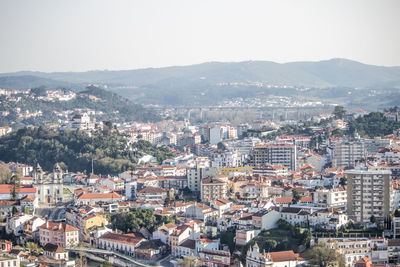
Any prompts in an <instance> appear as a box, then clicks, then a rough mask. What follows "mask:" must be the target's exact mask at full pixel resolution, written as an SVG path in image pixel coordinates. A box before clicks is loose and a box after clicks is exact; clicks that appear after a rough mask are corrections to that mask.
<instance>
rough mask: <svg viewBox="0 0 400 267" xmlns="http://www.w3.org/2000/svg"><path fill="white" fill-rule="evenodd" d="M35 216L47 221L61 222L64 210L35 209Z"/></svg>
mask: <svg viewBox="0 0 400 267" xmlns="http://www.w3.org/2000/svg"><path fill="white" fill-rule="evenodd" d="M35 215H38V216H40V217H43V218H46V219H47V220H48V221H61V220H64V219H65V208H64V207H54V208H37V209H36V211H35Z"/></svg>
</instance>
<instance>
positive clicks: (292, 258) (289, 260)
mask: <svg viewBox="0 0 400 267" xmlns="http://www.w3.org/2000/svg"><path fill="white" fill-rule="evenodd" d="M304 262H305V261H304V259H303V258H302V257H300V255H299V254H298V253H294V252H293V250H288V251H279V252H262V251H260V249H259V247H258V245H257V243H256V244H255V245H254V246H253V247H252V248H250V249H249V250H248V252H247V256H246V267H283V266H289V267H292V266H293V267H295V266H300V265H301V264H303V263H304Z"/></svg>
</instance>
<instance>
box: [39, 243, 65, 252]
mask: <svg viewBox="0 0 400 267" xmlns="http://www.w3.org/2000/svg"><path fill="white" fill-rule="evenodd" d="M43 250H44V251H49V252H53V253H63V252H67V250H65V249H63V248H62V247H60V246H59V245H53V244H51V243H47V244H46V245H45V246H44V247H43Z"/></svg>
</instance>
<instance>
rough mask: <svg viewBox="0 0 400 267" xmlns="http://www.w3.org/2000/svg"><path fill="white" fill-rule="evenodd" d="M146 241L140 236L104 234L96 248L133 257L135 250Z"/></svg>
mask: <svg viewBox="0 0 400 267" xmlns="http://www.w3.org/2000/svg"><path fill="white" fill-rule="evenodd" d="M144 241H146V239H145V238H144V237H143V236H142V235H141V234H133V233H132V234H117V233H111V232H108V233H105V234H104V235H102V236H101V237H100V238H99V240H98V244H97V246H98V248H100V249H106V250H110V251H118V252H122V253H125V254H127V255H129V256H134V255H135V248H136V247H138V246H139V245H140V243H141V242H144Z"/></svg>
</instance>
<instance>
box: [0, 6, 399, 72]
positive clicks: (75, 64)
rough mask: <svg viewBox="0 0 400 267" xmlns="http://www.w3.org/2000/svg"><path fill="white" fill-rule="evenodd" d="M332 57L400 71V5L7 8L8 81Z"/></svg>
mask: <svg viewBox="0 0 400 267" xmlns="http://www.w3.org/2000/svg"><path fill="white" fill-rule="evenodd" d="M334 57H341V58H348V59H353V60H357V61H361V62H363V63H368V64H377V65H387V66H393V65H400V1H398V0H374V1H372V0H291V1H287V0H275V1H269V0H254V1H253V0H242V1H235V0H198V1H191V0H171V1H170V0H141V1H136V0H126V1H124V0H63V1H61V0H35V1H32V0H0V72H12V71H19V70H35V71H36V70H37V71H85V70H94V69H109V70H119V69H136V68H143V67H160V66H169V65H188V64H194V63H202V62H205V61H243V60H270V61H276V62H289V61H302V60H322V59H329V58H334Z"/></svg>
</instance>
